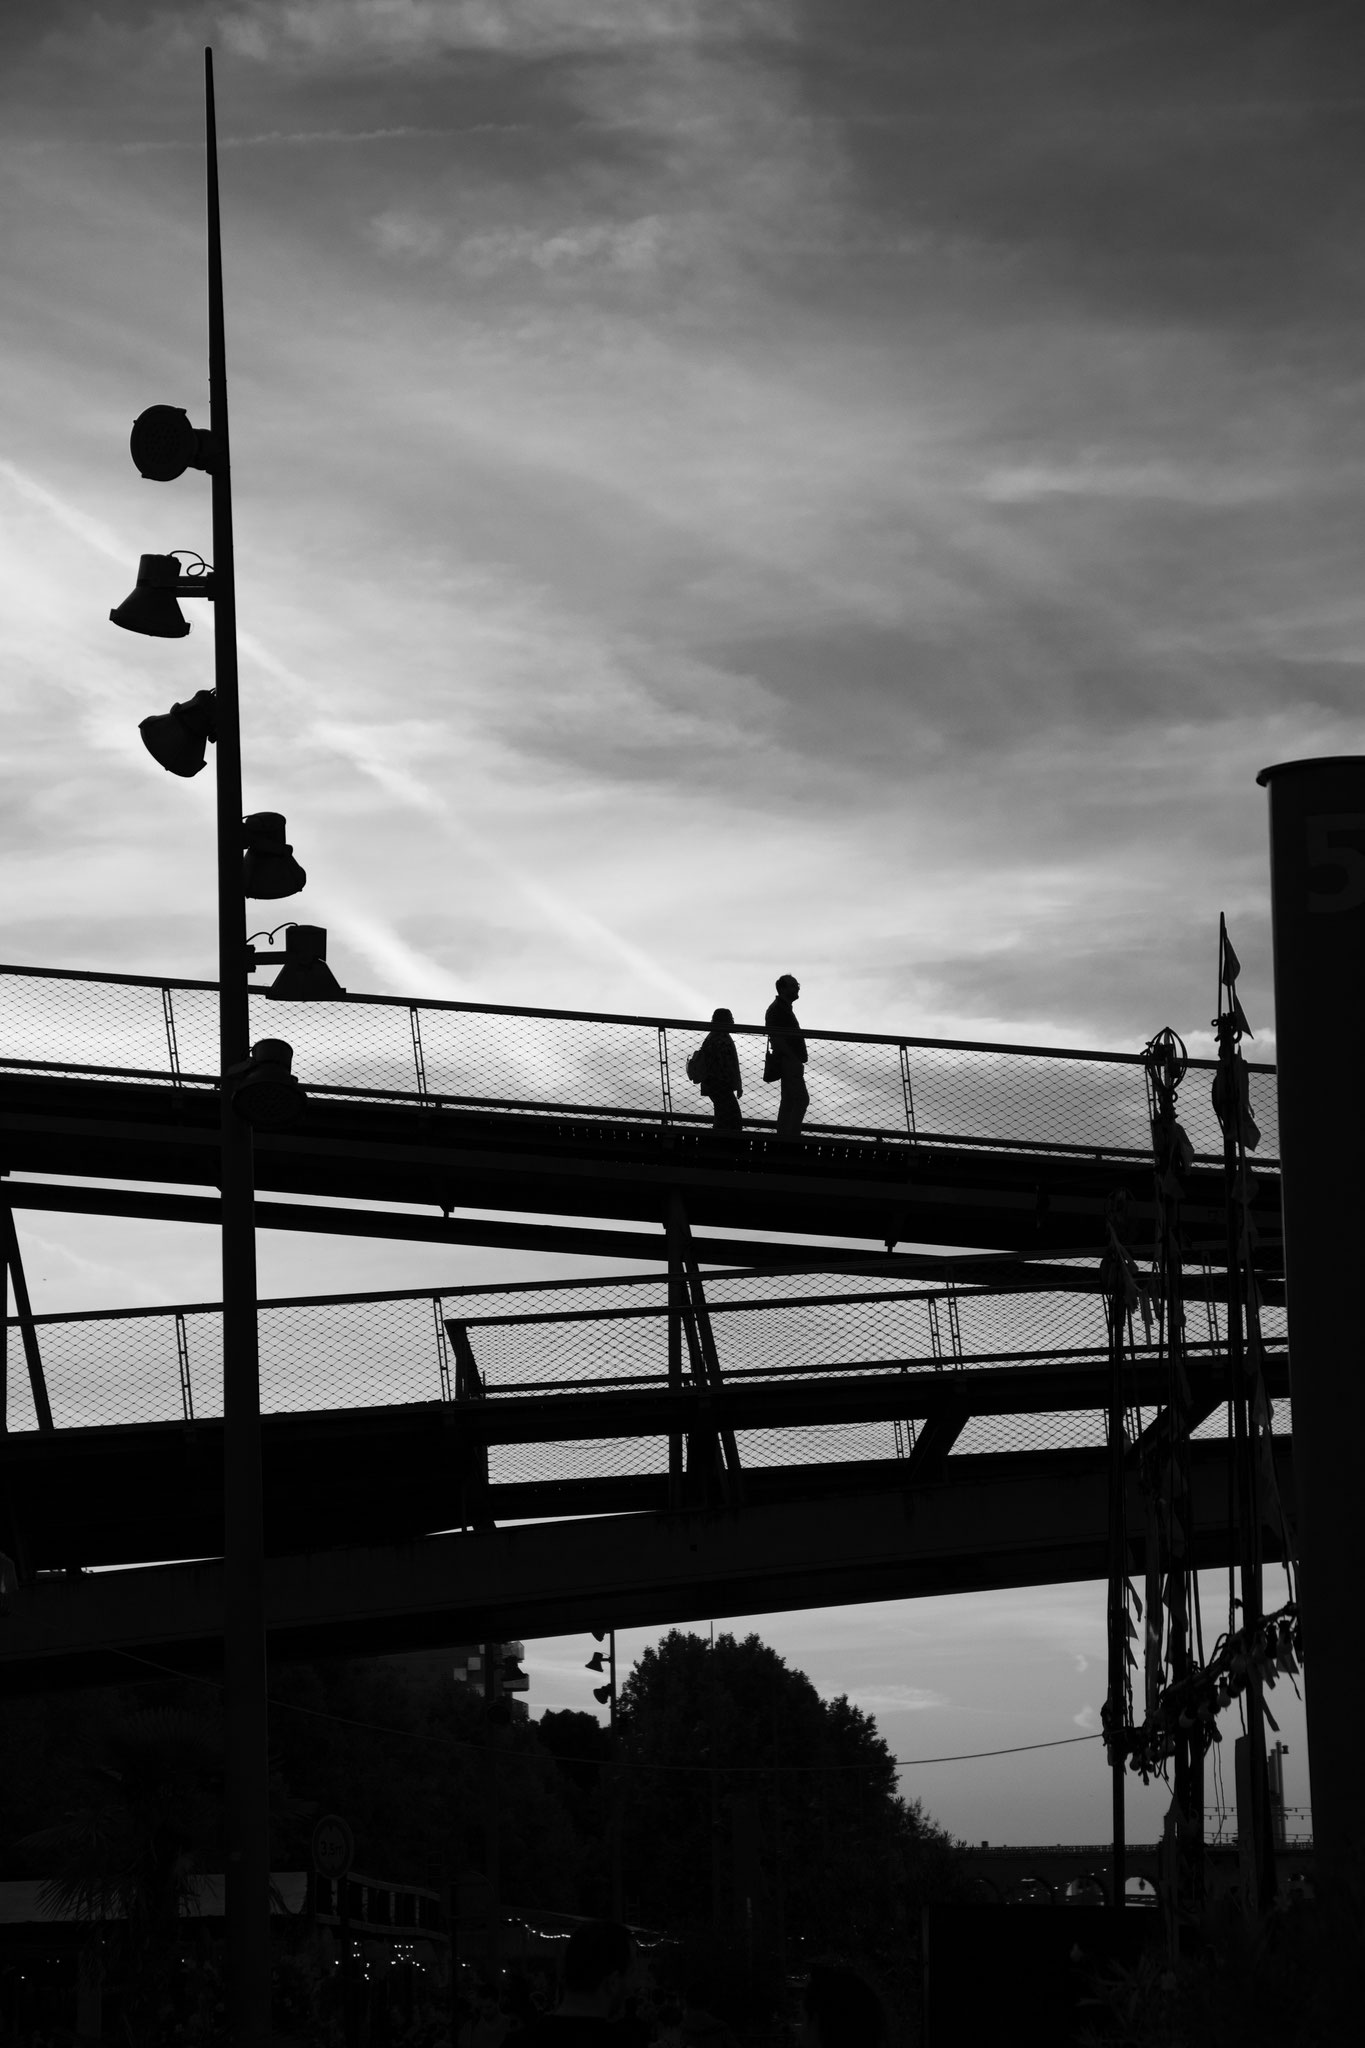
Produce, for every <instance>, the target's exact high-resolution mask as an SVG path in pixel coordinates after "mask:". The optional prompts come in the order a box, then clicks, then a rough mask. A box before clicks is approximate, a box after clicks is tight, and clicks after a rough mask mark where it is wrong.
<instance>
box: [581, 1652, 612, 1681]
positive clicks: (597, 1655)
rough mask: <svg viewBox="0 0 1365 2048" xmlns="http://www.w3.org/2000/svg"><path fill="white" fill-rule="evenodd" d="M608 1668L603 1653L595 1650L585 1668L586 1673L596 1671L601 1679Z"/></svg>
mask: <svg viewBox="0 0 1365 2048" xmlns="http://www.w3.org/2000/svg"><path fill="white" fill-rule="evenodd" d="M606 1668H607V1667H606V1665H605V1664H604V1663H603V1662H602V1652H601V1651H600V1650H594V1651H593V1653H592V1655H591V1657H589V1659H588V1661H587V1663H586V1664H585V1665H584V1666H583V1669H584V1670H585V1671H595V1672H597V1674H598V1676H599V1677H600V1676H601V1674H602V1673H603V1672H604V1671H605V1670H606Z"/></svg>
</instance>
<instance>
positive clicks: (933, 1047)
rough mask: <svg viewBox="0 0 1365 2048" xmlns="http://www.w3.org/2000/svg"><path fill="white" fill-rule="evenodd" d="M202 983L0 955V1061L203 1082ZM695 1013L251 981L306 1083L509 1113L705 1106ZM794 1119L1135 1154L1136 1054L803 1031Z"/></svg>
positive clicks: (1270, 1157)
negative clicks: (612, 1011)
mask: <svg viewBox="0 0 1365 2048" xmlns="http://www.w3.org/2000/svg"><path fill="white" fill-rule="evenodd" d="M217 1006H218V997H217V989H216V987H215V985H214V984H213V983H211V982H193V981H182V980H173V979H167V980H164V981H158V980H155V979H153V978H150V977H144V976H136V975H121V976H120V975H77V974H66V973H59V972H56V971H49V970H40V969H35V968H22V967H0V1070H3V1069H9V1070H11V1071H13V1070H20V1071H23V1070H30V1071H37V1072H40V1073H41V1072H47V1073H64V1074H87V1075H91V1076H114V1075H119V1074H122V1075H125V1076H130V1077H133V1078H138V1079H146V1080H149V1081H152V1080H158V1081H165V1080H166V1079H167V1078H171V1077H178V1078H179V1079H180V1081H181V1084H182V1085H184V1086H187V1087H211V1086H213V1085H214V1077H215V1076H216V1074H217V1071H218V1051H217V1046H218V1016H217ZM708 1028H709V1027H708V1025H707V1024H706V1023H705V1022H703V1021H696V1020H693V1021H689V1020H687V1019H685V1018H676V1017H617V1016H597V1015H592V1014H590V1013H588V1012H584V1011H570V1010H531V1009H513V1008H497V1007H491V1006H479V1005H477V1004H472V1003H444V1002H420V1003H419V1002H404V1001H401V1000H399V999H397V998H393V997H388V996H344V997H341V998H339V999H337V1000H335V1001H332V1002H321V1003H318V1002H306V1003H297V1002H279V1003H276V1002H273V1001H271V1000H270V999H269V998H268V997H267V996H266V995H264V994H263V993H253V994H252V997H251V1030H252V1037H253V1039H255V1038H278V1037H283V1038H287V1039H288V1041H289V1043H290V1044H291V1045H292V1046H293V1048H294V1071H295V1073H296V1074H297V1075H298V1077H299V1079H300V1080H301V1081H302V1082H303V1084H304V1085H305V1087H307V1088H308V1089H309V1090H310V1091H312V1092H313V1093H315V1094H318V1095H326V1094H328V1093H331V1094H336V1095H340V1096H348V1097H352V1098H354V1097H362V1098H363V1097H365V1096H375V1097H379V1098H385V1099H396V1100H399V1101H413V1100H418V1101H423V1102H427V1103H432V1102H435V1103H441V1104H445V1105H448V1106H453V1107H458V1106H471V1107H478V1108H482V1109H490V1110H516V1111H521V1112H523V1113H535V1112H541V1113H563V1112H565V1111H571V1112H572V1113H574V1114H575V1115H579V1116H602V1117H615V1118H628V1119H632V1120H636V1121H639V1120H649V1121H661V1120H662V1121H669V1120H676V1121H679V1122H687V1121H691V1120H696V1121H701V1122H705V1121H708V1120H709V1116H710V1110H709V1105H708V1104H707V1103H706V1101H705V1100H704V1099H703V1098H702V1097H701V1096H700V1095H699V1094H698V1092H697V1090H696V1088H695V1087H694V1086H693V1085H692V1084H691V1083H690V1082H689V1081H688V1080H687V1078H686V1071H685V1069H686V1063H687V1057H688V1054H689V1053H690V1052H692V1051H693V1050H694V1049H695V1048H696V1046H697V1045H699V1044H700V1042H701V1040H702V1038H703V1037H704V1036H705V1034H706V1032H707V1030H708ZM806 1037H807V1040H808V1050H809V1055H810V1057H809V1064H808V1066H807V1069H806V1078H807V1083H808V1086H809V1089H810V1096H811V1106H810V1112H809V1115H808V1117H807V1120H806V1129H807V1131H808V1132H812V1133H816V1132H821V1131H826V1132H847V1133H860V1134H866V1135H871V1134H875V1133H882V1134H884V1135H886V1136H888V1137H893V1136H894V1137H898V1138H901V1139H903V1140H904V1139H907V1138H913V1139H914V1140H915V1141H916V1142H918V1143H921V1144H932V1143H934V1142H936V1141H941V1142H949V1143H952V1144H955V1145H964V1144H971V1145H980V1146H986V1147H992V1148H996V1149H1007V1148H1011V1147H1019V1148H1023V1149H1026V1150H1029V1151H1038V1150H1048V1149H1053V1148H1055V1149H1057V1150H1060V1151H1063V1152H1072V1153H1076V1152H1095V1153H1103V1154H1117V1155H1123V1156H1128V1157H1141V1158H1144V1159H1145V1158H1147V1157H1148V1156H1149V1146H1150V1134H1149V1128H1148V1122H1147V1095H1146V1087H1145V1077H1144V1074H1143V1069H1142V1062H1141V1057H1140V1055H1139V1054H1137V1053H1108V1052H1072V1051H1068V1050H1066V1049H1062V1048H1048V1047H1038V1046H1005V1045H992V1044H972V1043H967V1042H963V1041H955V1040H949V1039H930V1038H915V1037H905V1038H897V1037H894V1036H882V1035H876V1034H866V1035H859V1034H856V1033H850V1032H820V1031H808V1032H807V1033H806ZM735 1043H736V1046H737V1049H738V1052H739V1061H740V1069H741V1072H742V1075H743V1079H744V1096H743V1102H742V1105H741V1106H742V1108H743V1111H744V1116H745V1120H746V1122H748V1123H752V1124H756V1125H759V1126H762V1125H764V1124H771V1123H772V1122H773V1121H774V1120H775V1116H776V1107H777V1105H776V1090H775V1089H774V1088H772V1087H765V1085H764V1083H763V1056H764V1048H765V1038H764V1033H763V1028H762V1026H761V1025H742V1026H740V1027H738V1028H737V1031H736V1037H735ZM1212 1077H1213V1063H1212V1062H1208V1061H1192V1062H1191V1066H1190V1072H1189V1075H1188V1077H1187V1079H1186V1082H1185V1086H1184V1088H1183V1090H1182V1093H1181V1102H1180V1116H1181V1121H1182V1122H1183V1123H1184V1125H1185V1128H1186V1130H1187V1131H1188V1133H1189V1136H1190V1139H1191V1142H1192V1143H1193V1145H1194V1148H1195V1151H1196V1153H1197V1154H1198V1155H1200V1156H1201V1157H1205V1158H1211V1157H1215V1156H1221V1148H1222V1139H1221V1135H1220V1132H1219V1129H1218V1125H1217V1121H1216V1119H1215V1117H1214V1114H1213V1109H1212V1104H1211V1102H1210V1086H1211V1083H1212ZM1251 1102H1252V1108H1253V1111H1254V1114H1255V1117H1256V1120H1257V1123H1258V1124H1259V1125H1260V1128H1261V1131H1262V1133H1263V1139H1262V1146H1261V1152H1260V1155H1259V1156H1260V1158H1261V1159H1263V1160H1266V1161H1271V1162H1273V1161H1274V1159H1275V1158H1276V1157H1277V1155H1278V1149H1279V1147H1278V1126H1277V1119H1276V1104H1275V1083H1274V1069H1273V1067H1266V1066H1253V1067H1252V1069H1251Z"/></svg>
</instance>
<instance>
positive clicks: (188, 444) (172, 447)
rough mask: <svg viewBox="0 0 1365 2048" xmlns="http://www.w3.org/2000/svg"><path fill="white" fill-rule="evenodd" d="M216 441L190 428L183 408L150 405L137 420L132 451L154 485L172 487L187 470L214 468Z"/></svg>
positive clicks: (135, 462) (143, 473)
mask: <svg viewBox="0 0 1365 2048" xmlns="http://www.w3.org/2000/svg"><path fill="white" fill-rule="evenodd" d="M212 445H213V444H212V442H211V441H210V439H209V436H208V435H207V434H206V433H204V432H203V431H202V430H201V429H199V428H196V427H192V426H191V425H190V419H189V414H188V413H187V412H186V411H185V408H184V406H183V405H149V406H148V408H147V410H146V412H141V413H139V414H138V416H137V418H136V419H135V420H134V421H133V431H132V433H131V434H130V435H129V437H128V449H129V452H130V454H131V455H132V458H133V462H134V464H135V465H136V467H137V469H138V471H139V473H140V474H141V475H142V476H144V477H146V478H147V480H148V481H149V482H150V483H157V484H171V483H174V482H175V479H176V478H177V477H178V476H183V475H184V474H185V471H186V470H187V469H209V468H211V467H212Z"/></svg>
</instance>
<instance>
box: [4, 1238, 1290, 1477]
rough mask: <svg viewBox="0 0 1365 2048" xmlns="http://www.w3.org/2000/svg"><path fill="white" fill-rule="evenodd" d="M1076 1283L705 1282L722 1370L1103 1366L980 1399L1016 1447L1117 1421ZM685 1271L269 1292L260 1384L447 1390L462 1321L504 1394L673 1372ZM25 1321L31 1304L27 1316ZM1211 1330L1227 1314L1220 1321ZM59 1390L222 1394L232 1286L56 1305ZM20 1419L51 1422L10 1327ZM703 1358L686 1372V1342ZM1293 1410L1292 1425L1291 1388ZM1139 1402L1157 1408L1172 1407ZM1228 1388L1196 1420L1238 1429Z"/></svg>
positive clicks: (1205, 1329) (541, 1454)
mask: <svg viewBox="0 0 1365 2048" xmlns="http://www.w3.org/2000/svg"><path fill="white" fill-rule="evenodd" d="M1071 1270H1072V1271H1074V1273H1075V1274H1076V1277H1077V1281H1078V1283H1080V1284H1079V1285H1078V1286H1077V1287H1076V1288H1074V1289H1073V1288H1068V1287H1065V1286H1057V1285H1054V1286H1047V1287H1040V1288H1038V1289H1036V1290H1028V1291H1026V1290H1020V1289H1018V1288H1012V1289H1009V1290H1004V1289H990V1288H984V1287H957V1286H945V1285H942V1284H938V1285H927V1284H924V1285H911V1286H904V1285H891V1284H888V1282H887V1281H886V1280H885V1279H882V1278H879V1277H877V1276H872V1275H868V1276H864V1277H860V1278H858V1279H852V1280H850V1279H847V1278H845V1277H843V1276H840V1277H839V1278H838V1279H837V1280H832V1279H831V1276H829V1275H826V1274H817V1273H811V1274H805V1275H797V1276H793V1275H791V1274H767V1275H765V1274H756V1273H747V1272H735V1273H726V1274H714V1275H707V1276H706V1281H705V1287H706V1296H707V1301H708V1305H709V1310H710V1318H711V1325H712V1329H713V1332H714V1336H715V1342H716V1350H717V1355H718V1358H719V1361H720V1365H721V1371H722V1377H723V1379H726V1380H728V1381H729V1382H730V1383H731V1384H737V1383H740V1382H745V1383H753V1382H755V1381H757V1382H759V1383H762V1382H764V1381H768V1382H772V1383H781V1382H783V1381H786V1382H791V1381H793V1380H800V1379H805V1380H807V1381H809V1380H810V1379H812V1378H814V1379H816V1380H817V1381H820V1382H822V1383H837V1382H838V1381H839V1380H840V1379H841V1378H842V1379H845V1380H847V1379H850V1378H854V1377H856V1378H857V1379H858V1380H860V1381H866V1380H867V1379H868V1378H869V1377H872V1378H875V1377H877V1376H879V1375H885V1376H887V1377H890V1378H895V1377H898V1376H899V1375H900V1374H901V1373H902V1372H905V1371H914V1372H917V1373H925V1372H930V1373H943V1374H951V1375H953V1376H954V1377H956V1378H959V1379H960V1380H961V1382H962V1385H963V1390H964V1392H965V1393H966V1394H967V1397H968V1401H969V1403H970V1401H971V1399H972V1392H971V1388H972V1379H973V1376H974V1374H975V1373H977V1372H978V1371H980V1370H983V1369H985V1368H987V1367H990V1368H995V1369H999V1368H1002V1367H1018V1368H1021V1369H1024V1368H1027V1367H1028V1366H1030V1365H1040V1364H1046V1363H1054V1364H1064V1365H1070V1366H1076V1367H1080V1368H1082V1369H1086V1368H1089V1369H1093V1373H1094V1405H1093V1406H1092V1407H1089V1408H1087V1409H1085V1410H1083V1411H1080V1412H1067V1413H1062V1414H1023V1415H1009V1414H1005V1415H998V1414H997V1415H990V1414H973V1416H972V1417H971V1420H970V1421H969V1422H968V1423H967V1425H966V1428H965V1429H964V1430H963V1432H962V1434H961V1436H960V1437H959V1438H958V1440H957V1442H956V1444H955V1446H954V1451H955V1453H957V1454H959V1455H971V1454H973V1453H980V1452H984V1453H995V1454H1001V1453H1009V1452H1024V1451H1037V1450H1057V1449H1068V1448H1097V1447H1099V1446H1100V1445H1102V1444H1103V1443H1104V1441H1105V1420H1104V1414H1103V1408H1104V1404H1105V1402H1106V1399H1107V1388H1108V1365H1107V1358H1108V1351H1107V1336H1106V1326H1105V1315H1104V1305H1103V1302H1102V1300H1101V1298H1100V1296H1099V1294H1098V1291H1097V1289H1096V1286H1095V1276H1094V1271H1093V1268H1087V1267H1086V1266H1085V1265H1084V1264H1083V1263H1082V1262H1075V1263H1074V1264H1073V1265H1072V1268H1071ZM667 1308H668V1297H667V1281H666V1279H665V1278H664V1277H663V1276H661V1275H659V1274H646V1275H632V1276H629V1277H624V1278H615V1279H611V1280H607V1281H586V1280H580V1281H567V1282H551V1283H531V1284H527V1285H524V1286H520V1287H516V1286H513V1287H507V1286H502V1287H495V1288H458V1289H450V1290H445V1291H442V1292H439V1293H412V1292H408V1293H401V1294H391V1295H382V1296H377V1297H376V1296H369V1297H363V1298H352V1299H345V1298H325V1299H316V1300H308V1301H288V1302H275V1303H272V1302H264V1303H262V1304H261V1307H260V1312H259V1319H258V1320H259V1332H260V1359H261V1400H262V1408H263V1410H264V1411H265V1412H266V1413H267V1414H269V1413H286V1412H290V1413H300V1412H308V1411H317V1410H322V1409H341V1408H357V1407H371V1406H392V1405H401V1404H410V1403H431V1402H439V1401H441V1400H443V1399H448V1398H449V1397H450V1393H451V1391H452V1389H453V1388H454V1387H455V1386H456V1384H457V1379H456V1365H455V1357H454V1344H453V1342H452V1337H451V1334H450V1332H451V1330H452V1328H454V1326H456V1325H458V1326H459V1332H460V1337H461V1340H462V1341H464V1340H467V1342H468V1345H469V1348H470V1351H471V1352H472V1354H473V1357H474V1360H475V1362H476V1364H477V1366H478V1369H479V1373H480V1377H481V1379H482V1381H483V1385H484V1388H485V1390H486V1396H487V1399H488V1400H489V1401H490V1402H494V1403H497V1404H499V1405H500V1406H503V1407H507V1406H509V1405H512V1406H515V1405H516V1404H518V1403H520V1402H524V1401H534V1402H535V1403H536V1405H537V1409H538V1410H539V1411H541V1412H543V1408H544V1405H545V1404H547V1403H548V1404H551V1405H552V1404H553V1401H554V1398H555V1395H556V1393H561V1394H568V1393H575V1392H576V1393H580V1394H581V1393H583V1392H587V1391H591V1390H593V1389H601V1390H608V1389H612V1388H616V1389H622V1390H624V1389H627V1388H631V1387H635V1388H640V1387H643V1388H650V1387H657V1388H662V1387H664V1386H666V1385H667V1375H668V1318H667ZM1262 1323H1263V1331H1264V1336H1265V1340H1266V1343H1267V1345H1268V1346H1269V1347H1270V1348H1271V1349H1272V1350H1273V1351H1279V1350H1281V1349H1282V1347H1283V1346H1284V1344H1285V1341H1286V1315H1285V1311H1284V1309H1283V1308H1267V1309H1266V1310H1265V1311H1264V1312H1263V1317H1262ZM10 1327H11V1332H14V1330H15V1326H14V1324H13V1323H11V1326H10ZM1221 1330H1222V1324H1221V1321H1220V1320H1219V1317H1218V1312H1217V1305H1216V1304H1205V1303H1203V1302H1200V1301H1191V1302H1189V1303H1188V1304H1187V1341H1188V1343H1189V1345H1190V1347H1191V1349H1192V1351H1193V1352H1194V1354H1195V1356H1196V1357H1198V1356H1207V1355H1211V1354H1212V1355H1217V1352H1218V1350H1219V1348H1220V1346H1221V1341H1222V1338H1221ZM1210 1333H1212V1334H1210ZM38 1335H39V1343H40V1348H41V1352H42V1357H43V1365H44V1371H45V1376H46V1379H47V1385H48V1392H49V1397H50V1399H51V1402H52V1408H53V1413H54V1418H55V1420H56V1424H57V1426H58V1428H78V1427H82V1426H90V1425H95V1424H102V1423H145V1422H165V1421H173V1420H176V1419H182V1418H185V1417H187V1416H189V1415H190V1414H191V1413H192V1414H193V1416H194V1417H197V1418H211V1417H216V1416H218V1415H220V1414H221V1412H222V1401H221V1386H222V1332H221V1317H220V1314H219V1311H218V1309H217V1308H216V1307H215V1306H212V1305H207V1304H195V1305H190V1306H187V1307H186V1308H184V1309H182V1310H179V1311H176V1310H169V1309H160V1310H151V1311H146V1312H135V1313H118V1314H111V1315H103V1316H101V1315H81V1316H71V1317H44V1318H40V1319H39V1322H38ZM1157 1335H1158V1333H1156V1332H1155V1331H1154V1332H1153V1333H1152V1338H1151V1339H1150V1340H1148V1339H1147V1334H1146V1332H1145V1331H1144V1330H1143V1328H1142V1325H1141V1323H1140V1321H1139V1322H1137V1323H1136V1324H1135V1327H1134V1331H1133V1336H1134V1341H1135V1355H1136V1356H1137V1357H1138V1358H1140V1359H1141V1358H1152V1359H1154V1358H1155V1357H1156V1356H1157V1351H1156V1348H1155V1340H1156V1337H1157ZM9 1355H10V1359H11V1370H10V1394H9V1426H10V1428H11V1429H14V1430H28V1429H33V1428H35V1427H36V1418H35V1416H34V1414H33V1412H32V1404H31V1402H30V1400H29V1397H28V1392H27V1388H26V1387H25V1386H23V1385H22V1384H20V1383H19V1375H16V1372H15V1369H14V1362H15V1361H16V1360H19V1363H20V1373H21V1372H22V1361H21V1354H20V1353H19V1347H18V1344H17V1341H16V1338H15V1335H14V1334H11V1337H10V1353H9ZM684 1372H685V1374H686V1373H687V1364H686V1350H684ZM1278 1408H1279V1412H1278V1416H1277V1421H1278V1424H1279V1427H1280V1428H1281V1429H1282V1430H1283V1429H1285V1428H1287V1426H1288V1416H1289V1411H1288V1403H1287V1402H1282V1403H1280V1404H1278ZM1156 1412H1157V1411H1156V1409H1155V1408H1154V1407H1150V1406H1149V1407H1147V1408H1145V1409H1143V1410H1141V1411H1139V1412H1138V1413H1137V1414H1136V1415H1135V1416H1134V1417H1133V1427H1134V1428H1135V1429H1141V1428H1142V1427H1143V1425H1144V1424H1145V1423H1147V1422H1150V1421H1151V1420H1152V1419H1153V1417H1154V1416H1155V1414H1156ZM1225 1430H1226V1416H1225V1413H1224V1411H1223V1410H1222V1409H1219V1410H1217V1411H1216V1412H1215V1413H1214V1414H1213V1415H1212V1416H1210V1418H1209V1419H1208V1421H1207V1422H1206V1423H1205V1424H1203V1425H1202V1427H1201V1428H1200V1429H1199V1431H1198V1432H1197V1434H1198V1436H1199V1437H1200V1438H1203V1439H1211V1438H1217V1437H1219V1436H1221V1435H1223V1434H1224V1433H1225ZM916 1435H917V1424H916V1423H915V1421H914V1420H912V1419H905V1420H902V1421H900V1422H899V1423H898V1422H897V1421H895V1420H894V1419H886V1420H874V1421H869V1422H856V1423H833V1422H831V1423H827V1424H818V1425H809V1426H807V1425H801V1426H794V1427H780V1428H766V1429H745V1430H741V1431H739V1432H738V1434H737V1442H738V1448H739V1454H740V1460H741V1464H742V1465H743V1466H745V1467H747V1468H750V1469H762V1468H769V1467H776V1466H788V1465H830V1464H843V1463H850V1462H862V1461H865V1460H891V1459H895V1458H898V1457H904V1456H906V1455H907V1454H908V1453H909V1451H910V1450H911V1449H913V1446H914V1443H915V1440H916ZM667 1461H668V1445H667V1439H666V1437H664V1436H662V1435H661V1436H658V1437H647V1438H619V1439H591V1440H583V1441H573V1442H562V1443H533V1444H509V1445H495V1446H494V1447H493V1448H492V1449H491V1450H490V1452H489V1476H490V1479H491V1480H492V1481H493V1482H494V1483H495V1484H501V1483H513V1482H519V1483H527V1482H534V1481H544V1480H567V1479H592V1478H609V1477H617V1476H631V1475H644V1474H651V1473H653V1474H657V1473H661V1472H663V1471H665V1470H666V1469H667Z"/></svg>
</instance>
